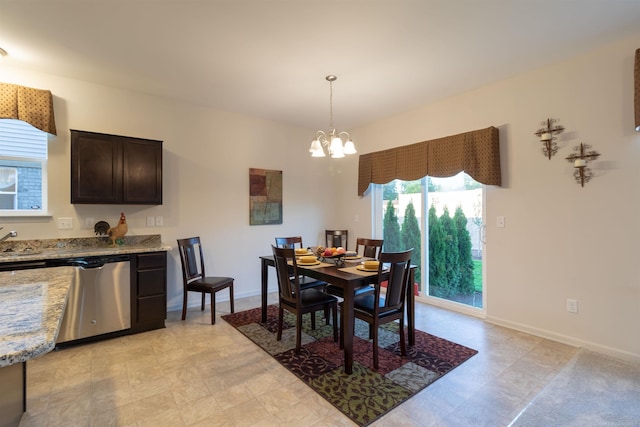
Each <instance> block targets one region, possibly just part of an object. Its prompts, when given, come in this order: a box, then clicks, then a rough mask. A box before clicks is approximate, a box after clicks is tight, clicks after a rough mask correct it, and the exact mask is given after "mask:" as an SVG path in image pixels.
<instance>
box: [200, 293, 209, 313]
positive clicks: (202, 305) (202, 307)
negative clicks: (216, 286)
mask: <svg viewBox="0 0 640 427" xmlns="http://www.w3.org/2000/svg"><path fill="white" fill-rule="evenodd" d="M206 295H207V293H206V292H202V302H201V303H200V311H204V299H205V297H206Z"/></svg>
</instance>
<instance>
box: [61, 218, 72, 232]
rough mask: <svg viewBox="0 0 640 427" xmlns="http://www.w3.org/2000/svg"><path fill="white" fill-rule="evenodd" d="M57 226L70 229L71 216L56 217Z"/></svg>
mask: <svg viewBox="0 0 640 427" xmlns="http://www.w3.org/2000/svg"><path fill="white" fill-rule="evenodd" d="M58 228H59V229H60V230H71V229H72V228H73V218H58Z"/></svg>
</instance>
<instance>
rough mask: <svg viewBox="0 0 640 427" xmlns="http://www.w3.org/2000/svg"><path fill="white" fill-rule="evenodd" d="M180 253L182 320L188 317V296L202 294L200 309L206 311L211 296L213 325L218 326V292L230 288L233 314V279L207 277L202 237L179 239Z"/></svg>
mask: <svg viewBox="0 0 640 427" xmlns="http://www.w3.org/2000/svg"><path fill="white" fill-rule="evenodd" d="M178 251H179V252H180V263H181V264H182V282H183V289H184V297H183V299H182V320H185V319H186V317H187V295H188V293H189V292H200V293H201V294H202V302H201V304H200V309H201V310H202V311H204V302H205V296H206V295H207V294H209V295H211V324H212V325H215V324H216V292H218V291H221V290H223V289H227V288H229V304H230V305H231V312H232V313H233V278H232V277H222V276H207V275H206V273H205V269H204V253H203V251H202V244H201V243H200V237H189V238H186V239H178Z"/></svg>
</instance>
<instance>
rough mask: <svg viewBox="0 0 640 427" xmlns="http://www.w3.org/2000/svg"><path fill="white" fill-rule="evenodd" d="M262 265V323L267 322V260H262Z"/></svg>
mask: <svg viewBox="0 0 640 427" xmlns="http://www.w3.org/2000/svg"><path fill="white" fill-rule="evenodd" d="M261 264H262V295H261V296H262V323H265V322H266V321H267V296H268V292H269V290H268V281H269V273H268V271H267V268H268V265H267V260H265V259H263V260H261Z"/></svg>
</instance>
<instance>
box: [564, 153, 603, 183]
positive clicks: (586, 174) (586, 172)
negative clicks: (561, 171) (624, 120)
mask: <svg viewBox="0 0 640 427" xmlns="http://www.w3.org/2000/svg"><path fill="white" fill-rule="evenodd" d="M590 148H591V146H590V145H587V144H583V143H580V145H576V146H575V147H573V151H575V153H573V154H572V155H570V156H569V157H567V160H568V161H569V163H573V167H574V168H575V170H574V171H573V177H574V178H575V179H576V182H577V183H579V184H580V185H582V186H583V187H584V183H585V182H589V181H590V180H591V178H592V177H593V172H591V169H589V168H588V167H587V164H589V162H591V161H593V160H595V159H597V158H598V157H600V153H598V152H597V151H593V150H590Z"/></svg>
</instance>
